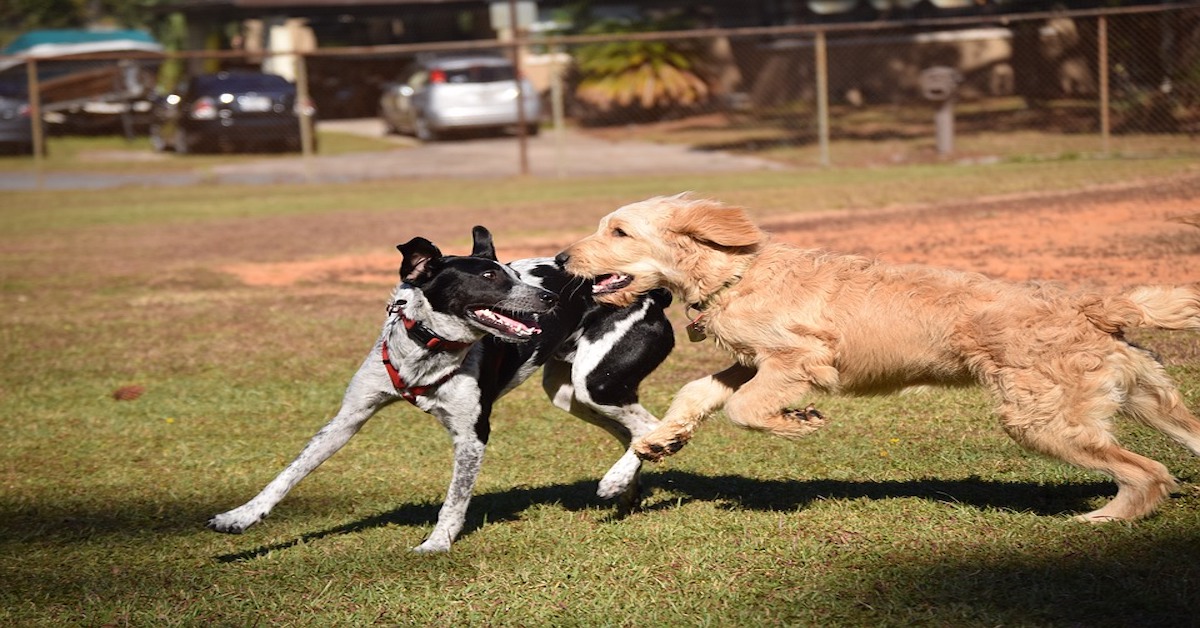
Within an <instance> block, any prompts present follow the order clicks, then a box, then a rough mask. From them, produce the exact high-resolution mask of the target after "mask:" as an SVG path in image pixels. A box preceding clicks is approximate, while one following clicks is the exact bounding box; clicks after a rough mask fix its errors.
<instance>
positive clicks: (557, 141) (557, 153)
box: [549, 46, 567, 179]
mask: <svg viewBox="0 0 1200 628" xmlns="http://www.w3.org/2000/svg"><path fill="white" fill-rule="evenodd" d="M549 49H550V109H551V115H552V116H553V118H554V170H555V172H556V173H558V178H560V179H562V178H565V177H566V176H567V173H566V171H565V170H564V163H565V161H566V160H565V159H563V80H562V68H560V67H558V57H559V55H560V54H562V49H561V47H560V46H550V47H549Z"/></svg>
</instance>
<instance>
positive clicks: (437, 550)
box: [412, 539, 450, 554]
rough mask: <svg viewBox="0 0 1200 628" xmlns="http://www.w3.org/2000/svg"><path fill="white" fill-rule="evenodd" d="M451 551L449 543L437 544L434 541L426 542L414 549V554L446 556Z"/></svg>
mask: <svg viewBox="0 0 1200 628" xmlns="http://www.w3.org/2000/svg"><path fill="white" fill-rule="evenodd" d="M449 551H450V544H449V543H437V542H434V541H433V539H429V540H426V541H425V542H424V543H422V544H420V545H418V546H416V547H414V548H412V552H413V553H414V554H444V553H446V552H449Z"/></svg>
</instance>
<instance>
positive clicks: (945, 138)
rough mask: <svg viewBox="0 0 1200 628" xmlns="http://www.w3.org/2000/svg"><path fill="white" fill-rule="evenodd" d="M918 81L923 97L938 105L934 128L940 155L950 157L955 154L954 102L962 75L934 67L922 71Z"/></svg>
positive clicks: (948, 69)
mask: <svg viewBox="0 0 1200 628" xmlns="http://www.w3.org/2000/svg"><path fill="white" fill-rule="evenodd" d="M918 80H919V84H920V86H921V96H922V97H924V98H925V100H928V101H929V102H931V103H934V104H936V105H937V111H936V112H935V113H934V114H933V127H934V133H935V136H936V141H937V151H938V154H939V155H943V156H945V155H950V154H951V153H953V152H954V101H955V100H956V98H957V96H958V86H959V85H960V84H961V83H962V81H963V76H962V73H961V72H959V71H958V70H956V69H954V68H950V67H945V66H934V67H932V68H926V69H925V70H922V71H921V75H920V77H919V79H918Z"/></svg>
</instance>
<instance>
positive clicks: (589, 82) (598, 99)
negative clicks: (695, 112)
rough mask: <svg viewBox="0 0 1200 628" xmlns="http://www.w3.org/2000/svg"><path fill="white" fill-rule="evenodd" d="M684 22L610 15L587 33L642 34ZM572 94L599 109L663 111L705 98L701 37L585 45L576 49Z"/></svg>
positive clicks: (706, 83)
mask: <svg viewBox="0 0 1200 628" xmlns="http://www.w3.org/2000/svg"><path fill="white" fill-rule="evenodd" d="M682 26H683V25H682V23H681V22H680V21H679V20H678V19H677V18H670V19H662V20H646V21H642V22H629V21H617V20H608V21H603V22H600V23H597V24H594V25H593V26H591V27H589V28H587V29H585V31H584V32H585V33H586V34H612V33H646V32H656V31H662V30H671V29H672V28H681V27H682ZM574 56H575V62H576V70H577V72H578V74H579V79H578V84H577V86H576V88H575V95H576V97H577V98H578V99H579V100H580V101H582V102H583V103H586V104H588V105H591V106H592V107H595V108H596V109H597V110H599V111H601V112H609V111H611V110H613V109H615V108H630V107H633V108H639V109H642V110H649V111H655V110H666V109H671V108H675V107H692V106H696V105H700V104H703V103H705V102H706V101H707V100H708V99H709V97H710V96H711V95H712V92H713V89H712V86H711V84H710V80H709V77H708V72H707V70H706V68H705V52H704V49H703V45H702V42H700V41H697V40H695V39H677V40H676V39H672V40H628V41H615V42H605V43H598V44H588V45H584V46H580V47H579V48H578V49H577V50H576V51H575V53H574Z"/></svg>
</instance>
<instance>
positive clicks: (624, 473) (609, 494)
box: [596, 451, 642, 499]
mask: <svg viewBox="0 0 1200 628" xmlns="http://www.w3.org/2000/svg"><path fill="white" fill-rule="evenodd" d="M641 468H642V461H641V460H640V459H638V457H637V455H636V454H634V453H633V451H626V452H625V454H624V455H622V456H621V459H620V460H617V463H616V464H614V465H613V466H612V468H611V469H609V470H608V473H605V474H604V477H603V478H601V479H600V485H599V486H598V487H597V489H596V495H597V496H599V497H600V499H612V498H614V497H616V496H618V495H621V494H622V493H624V492H625V491H626V490H628V489H629V487H630V486H631V485H633V484H635V483H636V482H637V477H638V470H640V469H641Z"/></svg>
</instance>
